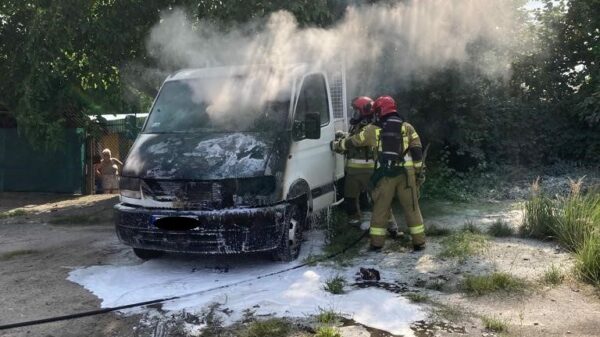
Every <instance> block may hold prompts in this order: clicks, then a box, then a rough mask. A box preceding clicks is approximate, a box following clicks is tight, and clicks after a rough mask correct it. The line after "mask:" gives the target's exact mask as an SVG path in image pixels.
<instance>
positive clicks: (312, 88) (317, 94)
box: [294, 74, 329, 139]
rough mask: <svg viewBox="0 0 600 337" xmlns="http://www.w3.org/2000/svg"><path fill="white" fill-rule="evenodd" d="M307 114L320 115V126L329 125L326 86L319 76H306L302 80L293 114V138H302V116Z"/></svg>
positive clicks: (321, 76)
mask: <svg viewBox="0 0 600 337" xmlns="http://www.w3.org/2000/svg"><path fill="white" fill-rule="evenodd" d="M307 112H318V113H319V114H320V115H321V126H325V125H327V124H329V102H328V99H327V86H326V85H325V78H323V75H321V74H313V75H308V76H306V78H304V82H303V84H302V90H301V91H300V95H299V96H298V104H297V105H296V113H295V114H294V128H295V129H296V130H295V132H294V133H295V138H296V139H302V138H304V130H302V126H303V125H304V116H306V113H307Z"/></svg>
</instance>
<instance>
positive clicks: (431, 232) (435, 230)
mask: <svg viewBox="0 0 600 337" xmlns="http://www.w3.org/2000/svg"><path fill="white" fill-rule="evenodd" d="M450 234H452V230H450V229H449V228H443V227H438V226H436V225H429V226H427V236H448V235H450Z"/></svg>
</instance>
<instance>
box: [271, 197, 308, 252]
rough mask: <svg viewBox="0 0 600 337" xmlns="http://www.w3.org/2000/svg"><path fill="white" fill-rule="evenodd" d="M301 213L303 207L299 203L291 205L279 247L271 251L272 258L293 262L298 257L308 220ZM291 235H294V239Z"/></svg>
mask: <svg viewBox="0 0 600 337" xmlns="http://www.w3.org/2000/svg"><path fill="white" fill-rule="evenodd" d="M301 213H302V212H301V207H299V206H298V205H291V206H290V207H289V211H288V215H286V219H285V222H284V228H283V231H282V232H283V233H282V235H281V241H280V243H279V247H277V249H275V250H274V251H273V252H272V253H271V259H273V260H274V261H282V262H291V261H294V260H295V259H297V258H298V255H299V254H300V247H301V246H302V234H303V232H304V221H305V220H306V219H304V218H305V217H306V216H305V215H303V214H301ZM290 234H293V235H290ZM290 236H293V240H292V238H290Z"/></svg>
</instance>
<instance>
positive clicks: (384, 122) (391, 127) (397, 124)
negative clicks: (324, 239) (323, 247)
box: [334, 96, 425, 250]
mask: <svg viewBox="0 0 600 337" xmlns="http://www.w3.org/2000/svg"><path fill="white" fill-rule="evenodd" d="M372 110H373V113H374V115H375V117H376V118H377V122H376V123H373V124H370V125H368V126H366V127H365V128H363V129H362V131H361V132H360V133H358V134H356V135H353V136H349V137H346V138H343V139H340V140H338V141H337V143H336V145H335V146H334V147H342V148H347V147H348V146H355V147H369V148H371V149H373V150H374V153H375V157H376V163H377V164H376V168H375V172H374V174H373V177H372V179H371V182H372V184H373V186H374V189H373V191H372V193H371V196H372V198H373V217H372V219H371V228H370V235H371V249H372V250H379V249H381V248H382V247H383V245H384V243H385V236H386V226H387V219H388V217H389V215H390V207H391V205H392V201H393V199H394V197H396V198H397V199H398V200H399V201H400V205H401V207H402V210H403V212H404V216H405V217H406V223H407V224H408V228H409V231H410V235H411V237H412V243H413V248H414V249H415V250H422V249H424V248H425V227H424V225H423V217H422V216H421V210H420V208H419V200H418V189H419V187H420V186H421V184H422V183H423V182H424V180H425V176H424V170H423V163H422V159H423V151H422V146H421V141H420V139H419V135H418V134H417V132H416V131H415V129H414V127H413V126H412V125H410V124H409V123H407V122H405V121H404V120H403V119H402V117H401V116H400V115H399V114H398V113H397V109H396V102H395V101H394V99H393V98H391V97H389V96H382V97H379V98H378V99H377V100H375V102H374V103H373V106H372Z"/></svg>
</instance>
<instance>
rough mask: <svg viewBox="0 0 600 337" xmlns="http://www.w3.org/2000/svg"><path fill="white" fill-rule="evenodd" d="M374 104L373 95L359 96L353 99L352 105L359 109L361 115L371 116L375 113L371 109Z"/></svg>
mask: <svg viewBox="0 0 600 337" xmlns="http://www.w3.org/2000/svg"><path fill="white" fill-rule="evenodd" d="M372 105H373V100H372V99H371V97H367V96H359V97H356V98H355V99H353V100H352V107H353V108H354V109H356V110H358V112H359V113H360V116H361V117H369V116H372V115H373V110H372V109H371V106H372Z"/></svg>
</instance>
